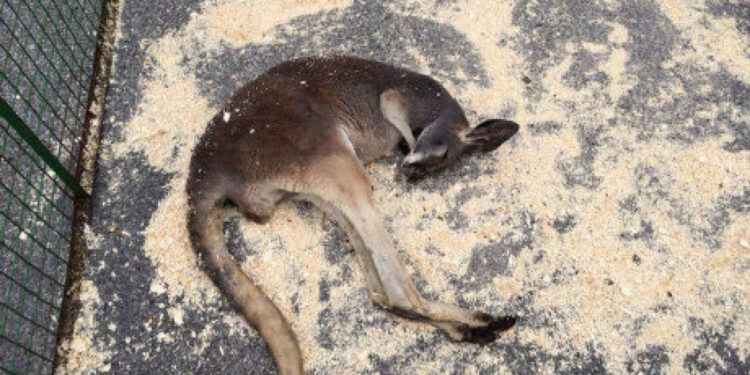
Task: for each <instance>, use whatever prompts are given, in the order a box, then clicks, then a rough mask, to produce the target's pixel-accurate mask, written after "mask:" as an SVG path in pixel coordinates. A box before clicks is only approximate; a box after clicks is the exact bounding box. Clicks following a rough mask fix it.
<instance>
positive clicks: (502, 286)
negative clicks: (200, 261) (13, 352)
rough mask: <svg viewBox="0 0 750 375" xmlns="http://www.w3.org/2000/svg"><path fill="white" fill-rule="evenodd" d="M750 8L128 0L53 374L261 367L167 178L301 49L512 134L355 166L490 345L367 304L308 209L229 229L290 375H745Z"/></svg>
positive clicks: (338, 238)
mask: <svg viewBox="0 0 750 375" xmlns="http://www.w3.org/2000/svg"><path fill="white" fill-rule="evenodd" d="M749 12H750V7H748V5H747V4H746V3H745V2H742V1H712V0H708V1H697V2H675V1H667V0H664V1H662V2H657V1H649V0H624V1H595V2H579V1H574V0H571V1H546V0H529V1H499V2H480V1H476V2H472V1H465V2H464V1H457V2H454V1H438V2H435V3H432V2H427V1H424V2H405V1H351V2H349V1H343V0H341V1H334V0H327V1H312V2H310V3H303V2H298V1H284V2H278V3H261V2H248V1H205V2H204V1H198V0H189V1H182V2H179V3H176V2H173V1H143V0H129V1H126V2H125V3H124V5H123V8H122V13H121V22H120V32H119V35H118V42H117V48H116V61H115V70H114V73H113V76H112V84H111V87H112V88H111V91H110V94H109V98H108V107H107V115H106V116H105V118H106V121H105V124H104V126H105V128H104V133H103V149H102V154H101V158H100V162H99V170H98V175H97V184H96V191H95V195H94V224H93V226H92V228H91V230H90V233H89V237H90V238H89V244H90V247H91V252H90V254H89V257H88V261H87V264H88V270H87V275H88V278H87V280H86V281H85V283H84V285H85V288H84V289H85V293H84V302H85V303H84V309H83V311H82V314H81V318H80V324H79V325H78V327H79V329H78V331H77V333H76V335H75V336H74V337H73V338H72V339H71V340H70V342H69V343H68V345H67V346H66V347H65V348H64V349H65V350H69V351H70V355H71V357H72V359H71V361H69V363H68V364H67V367H65V368H61V369H60V371H61V372H63V373H104V372H109V373H117V374H126V373H127V374H156V373H175V374H177V373H200V374H218V373H226V374H240V373H258V374H265V373H274V370H273V364H272V361H271V360H270V359H269V357H268V353H267V352H266V349H265V347H264V345H263V343H262V341H261V340H260V339H259V337H258V336H257V334H255V333H254V331H252V330H250V329H247V328H245V326H244V324H243V322H242V321H241V320H240V319H239V318H238V317H237V315H236V314H234V312H233V310H232V309H231V307H230V306H229V305H228V304H227V303H226V301H225V300H224V299H223V298H222V297H221V296H219V295H218V293H217V292H216V290H215V289H214V288H213V287H212V285H211V284H210V282H209V281H208V280H207V279H206V278H205V276H204V275H203V274H202V273H201V272H200V271H199V270H198V269H197V268H196V266H195V258H194V256H193V255H192V251H191V249H190V248H189V246H188V245H187V244H188V242H187V235H186V232H185V229H184V215H185V210H186V205H185V197H184V193H183V190H184V179H185V173H186V171H187V162H188V161H189V157H190V150H191V147H192V145H193V144H194V142H195V139H196V138H197V137H198V136H199V135H200V133H201V131H202V129H203V126H205V123H206V121H207V120H208V119H209V118H210V117H211V116H212V115H213V114H214V113H215V111H217V110H218V108H219V106H220V105H221V103H222V102H223V101H224V100H226V99H227V98H228V97H229V95H231V93H232V92H233V90H235V89H236V88H237V87H239V86H240V85H241V84H242V83H244V82H246V81H247V80H249V79H252V78H253V77H255V76H257V75H258V74H259V73H261V72H262V71H264V70H265V69H267V68H269V67H271V66H273V65H274V64H276V63H278V62H280V61H283V60H286V59H289V58H293V57H297V56H304V55H311V54H351V55H357V56H362V57H368V58H373V59H377V60H381V61H386V62H390V63H394V64H398V65H402V66H406V67H410V68H412V69H415V70H419V71H421V72H424V73H428V74H430V75H432V76H434V77H435V78H437V79H438V80H440V81H441V82H443V83H444V84H445V85H446V86H447V87H448V88H449V90H450V91H451V92H453V93H454V94H455V96H456V97H457V98H458V100H459V101H460V102H461V103H463V104H464V105H465V106H466V108H467V112H468V113H469V115H470V117H471V119H472V120H473V121H476V120H479V119H482V118H486V117H491V116H492V117H505V118H512V119H515V120H517V121H518V122H519V123H521V124H522V128H521V131H520V132H519V134H518V135H517V136H516V138H515V139H514V140H512V141H511V142H509V143H508V144H507V145H504V146H502V147H501V148H500V149H499V150H498V151H496V152H495V153H493V154H490V155H482V156H477V157H474V158H468V159H464V160H462V161H461V162H460V163H459V165H458V166H456V167H454V168H451V169H449V170H448V171H446V172H444V173H443V174H441V176H440V177H434V178H430V179H427V180H425V181H423V182H420V183H418V184H415V185H407V184H406V182H404V181H403V180H402V179H400V178H399V177H398V173H397V170H396V169H395V168H394V167H393V166H392V165H393V164H394V162H395V161H396V160H398V157H394V158H391V159H389V160H385V161H383V162H379V163H375V164H374V165H373V166H371V167H370V169H369V171H370V173H371V175H372V176H373V182H374V185H375V189H376V199H377V200H378V202H379V204H380V206H381V209H382V211H383V216H384V218H385V222H386V225H387V226H388V228H389V230H390V231H391V232H392V234H393V235H394V238H395V239H396V243H397V247H398V248H399V250H400V251H401V252H402V254H401V255H402V256H403V257H404V259H409V260H408V261H406V262H407V264H408V267H409V269H410V272H412V273H413V274H414V275H415V279H416V281H417V284H418V285H419V287H420V288H421V289H422V290H423V291H424V292H425V294H426V295H428V296H430V297H433V298H437V299H441V300H446V301H455V302H456V303H458V304H460V305H464V306H471V307H474V308H477V309H482V310H488V311H495V312H498V313H501V312H505V313H514V314H518V315H520V316H522V321H521V322H520V324H519V325H518V327H517V328H516V329H514V330H513V331H511V332H510V333H509V334H507V335H505V336H504V337H502V338H501V339H500V340H498V342H496V343H494V344H492V345H490V346H487V347H475V346H471V345H457V344H454V343H451V342H449V341H448V340H447V339H446V338H445V337H444V336H442V335H441V334H439V333H438V332H435V331H434V330H432V329H430V328H428V327H423V326H421V325H419V324H416V323H410V322H406V321H404V320H401V319H397V318H393V317H392V316H390V315H388V314H386V313H384V312H382V311H380V310H378V309H376V308H374V307H373V306H372V305H371V304H370V303H369V301H368V297H367V294H366V290H365V288H364V283H363V282H362V280H361V275H360V274H359V270H358V269H357V267H356V262H355V260H354V258H353V256H352V255H351V249H350V246H349V245H348V243H347V242H346V240H345V236H344V235H343V233H342V232H341V230H340V229H338V228H337V227H336V226H335V225H334V224H333V223H332V222H331V221H329V220H328V219H327V218H325V217H324V216H323V215H321V214H320V213H319V212H318V211H317V210H315V209H313V208H311V207H307V206H304V205H301V206H291V207H285V208H284V209H283V210H282V212H281V213H280V214H278V215H277V216H276V217H275V219H274V220H273V221H272V222H271V224H269V226H264V227H254V226H251V225H248V224H247V223H244V222H242V221H234V222H232V223H230V224H229V225H227V228H226V232H227V237H228V239H229V242H230V245H231V248H232V250H233V252H234V253H235V256H237V258H238V259H239V260H240V261H242V262H243V266H244V267H245V269H246V271H247V272H248V273H250V274H251V275H252V276H253V278H254V279H256V280H257V281H258V283H259V284H260V285H261V286H262V287H263V288H264V290H266V291H267V292H268V293H269V294H270V295H271V298H272V299H274V301H276V303H278V304H279V306H280V308H281V310H282V311H283V312H284V313H285V315H286V316H287V317H288V319H289V320H290V322H291V324H292V326H293V327H294V329H295V331H296V332H297V334H298V336H299V338H300V341H301V343H302V346H303V351H304V355H305V359H306V363H307V365H306V366H307V369H308V371H309V372H310V373H315V374H330V373H341V374H345V373H371V374H378V373H379V374H400V373H425V374H428V373H451V374H475V373H481V374H494V373H513V374H528V373H562V374H603V373H624V372H629V373H647V374H667V373H669V374H680V373H696V374H697V373H712V374H746V373H748V371H750V347H748V344H747V343H748V342H750V341H748V340H750V330H749V329H748V323H749V322H748V318H747V316H750V313H749V311H748V309H749V307H750V303H749V302H748V301H749V297H750V296H749V295H748V294H749V293H750V292H749V290H750V282H749V281H748V277H749V276H748V269H750V249H748V248H750V244H748V240H750V154H748V150H749V149H750V104H749V103H750V51H749V48H750V47H749V46H750V13H749Z"/></svg>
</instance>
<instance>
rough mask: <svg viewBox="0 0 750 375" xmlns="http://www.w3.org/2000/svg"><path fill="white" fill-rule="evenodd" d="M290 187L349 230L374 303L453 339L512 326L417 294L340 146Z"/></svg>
mask: <svg viewBox="0 0 750 375" xmlns="http://www.w3.org/2000/svg"><path fill="white" fill-rule="evenodd" d="M296 187H297V188H298V190H297V191H296V193H298V194H300V198H302V199H305V200H309V201H312V202H313V203H315V204H316V205H318V206H320V207H321V208H323V209H325V210H327V211H329V212H332V213H333V214H334V215H335V216H336V217H337V219H338V220H339V222H341V223H343V226H344V228H345V229H347V228H348V229H349V230H348V232H349V235H350V237H351V238H352V239H353V242H354V243H355V245H358V246H357V252H358V256H359V258H360V264H362V266H363V269H364V271H365V274H366V275H367V282H368V287H369V290H370V292H371V296H372V299H373V302H374V303H375V304H377V305H378V306H380V307H382V308H384V309H387V310H389V311H391V312H393V313H396V314H398V315H401V316H403V317H406V318H410V319H417V320H424V321H426V322H428V323H431V324H433V325H435V326H437V327H439V328H441V329H442V330H444V331H445V332H446V333H447V334H448V335H449V336H450V337H451V338H452V339H454V340H459V341H471V342H489V341H492V340H494V339H495V337H496V336H495V332H497V331H503V330H506V329H509V328H510V327H512V326H513V325H514V323H515V318H513V317H497V318H496V317H493V316H490V315H488V314H485V313H481V312H476V311H472V310H467V309H464V308H460V307H457V306H452V305H448V304H443V303H439V302H433V301H428V300H425V299H424V298H422V296H421V295H420V294H419V292H418V291H417V289H416V287H415V286H414V283H413V282H412V280H411V278H410V277H409V275H408V273H407V271H406V268H405V267H404V265H403V264H402V263H401V262H400V261H399V259H398V254H397V251H396V249H395V247H394V246H393V242H392V240H391V239H390V237H389V235H388V233H387V231H386V230H385V228H384V227H383V225H382V223H381V220H380V218H379V215H378V214H377V212H376V209H375V207H374V202H373V195H372V189H371V186H370V183H369V180H368V178H367V175H366V173H365V171H364V169H363V168H362V166H361V165H360V163H359V161H358V160H357V159H356V157H355V156H354V154H353V153H351V152H349V151H348V150H347V149H346V148H343V149H342V152H338V153H332V154H329V155H328V156H326V157H325V158H322V159H320V160H318V161H317V162H316V163H315V164H314V165H312V166H311V167H310V168H309V169H308V172H307V173H306V174H305V176H303V181H301V182H300V183H299V184H297V186H296Z"/></svg>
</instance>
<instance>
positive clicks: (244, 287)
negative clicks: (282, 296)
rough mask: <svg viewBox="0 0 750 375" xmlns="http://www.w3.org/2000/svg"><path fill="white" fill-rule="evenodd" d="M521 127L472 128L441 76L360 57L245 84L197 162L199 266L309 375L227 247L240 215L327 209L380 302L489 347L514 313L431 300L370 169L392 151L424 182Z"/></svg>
mask: <svg viewBox="0 0 750 375" xmlns="http://www.w3.org/2000/svg"><path fill="white" fill-rule="evenodd" d="M517 131H518V124H516V123H514V122H512V121H507V120H488V121H485V122H482V123H481V124H479V125H478V126H476V127H473V128H472V127H470V126H469V124H468V122H467V120H466V117H465V115H464V112H463V110H462V109H461V107H460V106H459V104H458V103H457V102H456V100H455V99H453V97H451V95H450V94H449V93H448V92H447V91H446V90H445V88H443V86H441V85H440V84H439V83H438V82H437V81H435V80H434V79H432V78H430V77H428V76H425V75H422V74H418V73H415V72H412V71H409V70H405V69H401V68H397V67H394V66H390V65H387V64H384V63H379V62H374V61H369V60H364V59H359V58H354V57H329V58H322V57H311V58H301V59H297V60H292V61H288V62H284V63H281V64H280V65H277V66H275V67H273V68H271V69H270V70H268V71H267V72H265V73H264V74H262V75H260V76H259V77H258V78H256V79H255V80H253V81H251V82H249V83H247V84H246V85H245V86H243V87H242V88H240V89H239V90H238V91H237V92H236V93H235V94H234V96H232V97H231V99H230V100H229V102H228V103H227V104H226V105H225V106H224V107H223V109H222V110H220V111H219V112H218V113H217V114H216V116H215V117H214V118H213V119H212V120H211V121H210V123H209V124H208V128H207V129H206V131H205V133H204V134H203V136H202V137H201V138H200V141H199V142H198V144H197V146H196V147H195V150H194V152H193V155H192V160H191V163H190V175H189V178H188V182H187V192H188V196H189V202H190V212H189V218H188V229H189V232H190V238H191V242H192V245H193V247H194V248H195V250H196V251H197V252H198V254H199V258H200V263H201V265H202V267H203V268H204V269H205V270H206V272H207V273H208V274H209V275H210V276H211V278H212V279H213V281H214V282H215V283H216V284H217V286H218V287H219V289H220V290H221V291H222V292H223V293H224V294H225V295H226V296H227V297H228V298H230V299H231V300H232V302H233V303H234V305H235V307H236V308H237V309H238V310H239V311H240V312H241V313H242V315H243V316H244V317H245V319H246V320H247V321H248V322H249V323H250V324H251V325H253V326H254V327H255V328H256V329H257V330H258V331H259V333H260V335H261V337H263V339H264V340H265V342H266V344H267V345H268V348H269V350H270V352H271V354H272V356H273V358H274V361H275V363H276V367H277V369H278V371H279V373H280V374H282V375H296V374H303V363H302V355H301V352H300V348H299V344H298V343H297V339H296V337H295V335H294V333H293V332H292V330H291V328H290V327H289V323H288V322H287V321H286V320H285V319H284V317H283V316H282V314H281V312H280V311H279V310H278V308H277V307H276V306H275V305H274V304H273V303H272V302H271V301H270V300H269V299H268V297H267V296H266V295H264V294H263V292H262V291H261V290H260V289H259V288H258V287H257V286H256V285H255V284H254V283H253V281H252V280H251V279H250V278H249V277H248V276H247V275H246V274H244V273H243V272H242V270H241V269H240V266H239V265H238V263H237V262H236V261H235V260H234V259H233V257H232V256H231V254H230V253H229V252H228V251H227V248H226V244H225V239H224V236H223V233H222V223H223V220H224V218H225V217H226V215H227V214H230V213H231V212H232V211H233V210H235V211H234V212H237V211H239V212H240V213H241V214H243V215H244V216H245V217H246V218H248V219H249V220H252V221H254V222H255V223H258V224H262V223H265V222H267V221H268V220H269V219H271V216H272V214H273V212H274V208H275V207H276V206H277V205H278V204H279V203H280V202H282V201H284V200H288V199H295V200H303V201H308V202H311V203H312V204H314V205H315V206H317V207H319V208H321V209H323V210H324V211H325V212H328V213H329V214H330V215H331V216H332V217H333V218H334V219H335V220H336V221H337V223H338V224H339V225H340V226H341V227H342V228H343V229H344V230H345V231H346V232H347V234H348V236H349V238H350V240H351V242H352V243H353V245H354V247H355V250H356V251H355V253H356V257H357V259H358V262H359V263H360V266H361V267H362V269H363V271H364V275H365V280H366V283H367V287H368V290H369V293H370V296H371V299H372V301H373V303H374V304H375V305H377V306H379V307H381V308H383V309H385V310H388V311H390V312H392V313H394V314H396V315H399V316H401V317H405V318H408V319H415V320H419V321H424V322H427V323H430V324H432V325H434V326H436V327H437V328H439V329H441V330H442V331H444V332H445V333H446V334H447V335H448V337H450V338H451V339H452V340H456V341H468V342H475V343H488V342H491V341H493V340H494V339H495V338H496V335H497V333H498V332H502V331H505V330H508V329H510V328H511V327H512V326H513V325H514V324H515V322H516V318H515V317H513V316H498V317H495V316H492V315H489V314H486V313H483V312H476V311H471V310H468V309H464V308H461V307H457V306H452V305H449V304H444V303H440V302H436V301H430V300H427V299H425V298H423V297H422V296H421V295H420V293H419V291H417V289H416V287H415V286H414V283H413V282H412V280H411V278H410V277H409V275H408V274H407V272H406V269H405V267H404V265H403V264H402V263H401V262H400V261H399V259H398V256H397V252H396V249H395V248H394V245H393V242H392V240H391V239H390V238H389V235H388V233H387V231H386V230H385V228H384V227H383V225H382V224H381V221H380V218H379V217H378V213H377V210H376V209H375V204H374V202H373V187H372V185H371V184H370V182H369V179H368V176H367V173H366V172H365V169H364V167H363V164H366V163H368V162H370V161H372V160H375V159H377V158H380V157H384V156H387V155H392V154H393V153H394V152H395V151H397V150H398V148H399V143H400V142H401V141H402V140H403V142H405V145H403V144H402V145H403V146H404V147H408V149H409V152H408V155H406V157H405V158H404V159H403V163H402V165H401V167H402V170H403V173H404V174H405V176H406V177H407V179H410V180H413V179H419V178H422V177H424V176H426V175H427V174H430V173H433V172H436V171H439V170H441V169H443V168H445V167H446V166H448V165H450V164H451V163H453V162H454V161H455V160H456V159H457V158H458V157H459V156H460V155H461V154H464V153H467V152H470V151H473V150H485V151H488V150H493V149H495V148H496V147H498V146H499V145H500V144H501V143H503V142H504V141H506V140H508V139H509V138H510V137H512V136H513V135H514V134H515V133H516V132H517Z"/></svg>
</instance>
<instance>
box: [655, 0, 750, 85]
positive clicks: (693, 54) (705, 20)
mask: <svg viewBox="0 0 750 375" xmlns="http://www.w3.org/2000/svg"><path fill="white" fill-rule="evenodd" d="M659 5H660V6H661V9H662V10H663V11H664V14H666V16H667V17H669V20H670V21H671V22H672V23H673V24H674V25H675V26H676V27H677V28H678V29H679V30H680V31H681V35H682V36H683V37H686V38H687V39H688V40H689V41H690V44H691V47H692V48H691V49H689V52H688V51H686V52H685V53H684V54H682V55H680V56H677V59H679V60H698V61H700V63H701V65H702V66H705V67H708V68H709V69H711V70H712V71H717V70H718V68H719V67H722V68H724V69H727V70H728V71H729V72H731V73H732V74H734V75H735V76H737V78H739V79H741V80H742V81H744V82H745V83H750V37H748V36H747V35H745V34H743V33H741V32H740V31H739V30H738V28H737V24H736V23H737V21H736V20H735V19H734V18H719V17H716V16H712V15H710V14H709V13H708V12H707V11H706V10H707V9H708V6H707V5H706V1H705V0H697V1H689V2H685V1H679V0H662V1H661V2H660V3H659Z"/></svg>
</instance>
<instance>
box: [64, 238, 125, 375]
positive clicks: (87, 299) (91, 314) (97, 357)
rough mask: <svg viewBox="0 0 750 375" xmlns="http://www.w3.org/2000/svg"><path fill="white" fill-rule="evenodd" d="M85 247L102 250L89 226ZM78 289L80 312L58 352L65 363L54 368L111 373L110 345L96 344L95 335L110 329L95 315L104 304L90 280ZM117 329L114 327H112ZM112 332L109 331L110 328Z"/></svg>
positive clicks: (77, 373) (74, 374) (74, 373)
mask: <svg viewBox="0 0 750 375" xmlns="http://www.w3.org/2000/svg"><path fill="white" fill-rule="evenodd" d="M84 235H85V236H86V248H88V249H90V250H98V249H101V246H100V241H101V238H100V237H99V236H98V235H97V234H95V233H94V232H93V231H92V230H91V227H89V226H88V225H86V226H85V228H84ZM77 287H78V288H79V289H80V292H79V296H78V298H79V302H80V304H81V307H80V311H79V313H78V315H77V317H76V320H75V322H74V323H73V332H72V333H71V334H70V337H68V338H66V339H65V340H64V341H62V342H61V343H60V345H59V346H58V348H57V350H58V351H59V352H60V354H61V355H64V358H65V359H66V361H65V362H64V363H63V364H61V365H60V366H58V367H57V368H56V369H55V373H56V374H58V375H64V374H70V375H89V374H96V373H106V372H108V371H109V370H110V367H111V365H110V364H109V358H110V357H111V355H112V352H111V348H110V346H111V345H110V344H108V343H105V342H99V341H98V340H96V338H95V336H96V334H97V333H98V331H99V329H101V328H102V327H104V326H110V327H112V324H113V323H109V324H101V322H98V321H97V320H96V315H95V313H96V312H97V311H98V310H99V309H100V308H101V307H102V306H103V305H104V303H103V301H102V300H101V298H99V291H98V290H97V288H96V285H95V284H94V282H93V281H91V280H88V279H82V280H80V281H79V282H78V286H77ZM115 328H116V326H115ZM110 330H112V329H110Z"/></svg>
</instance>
